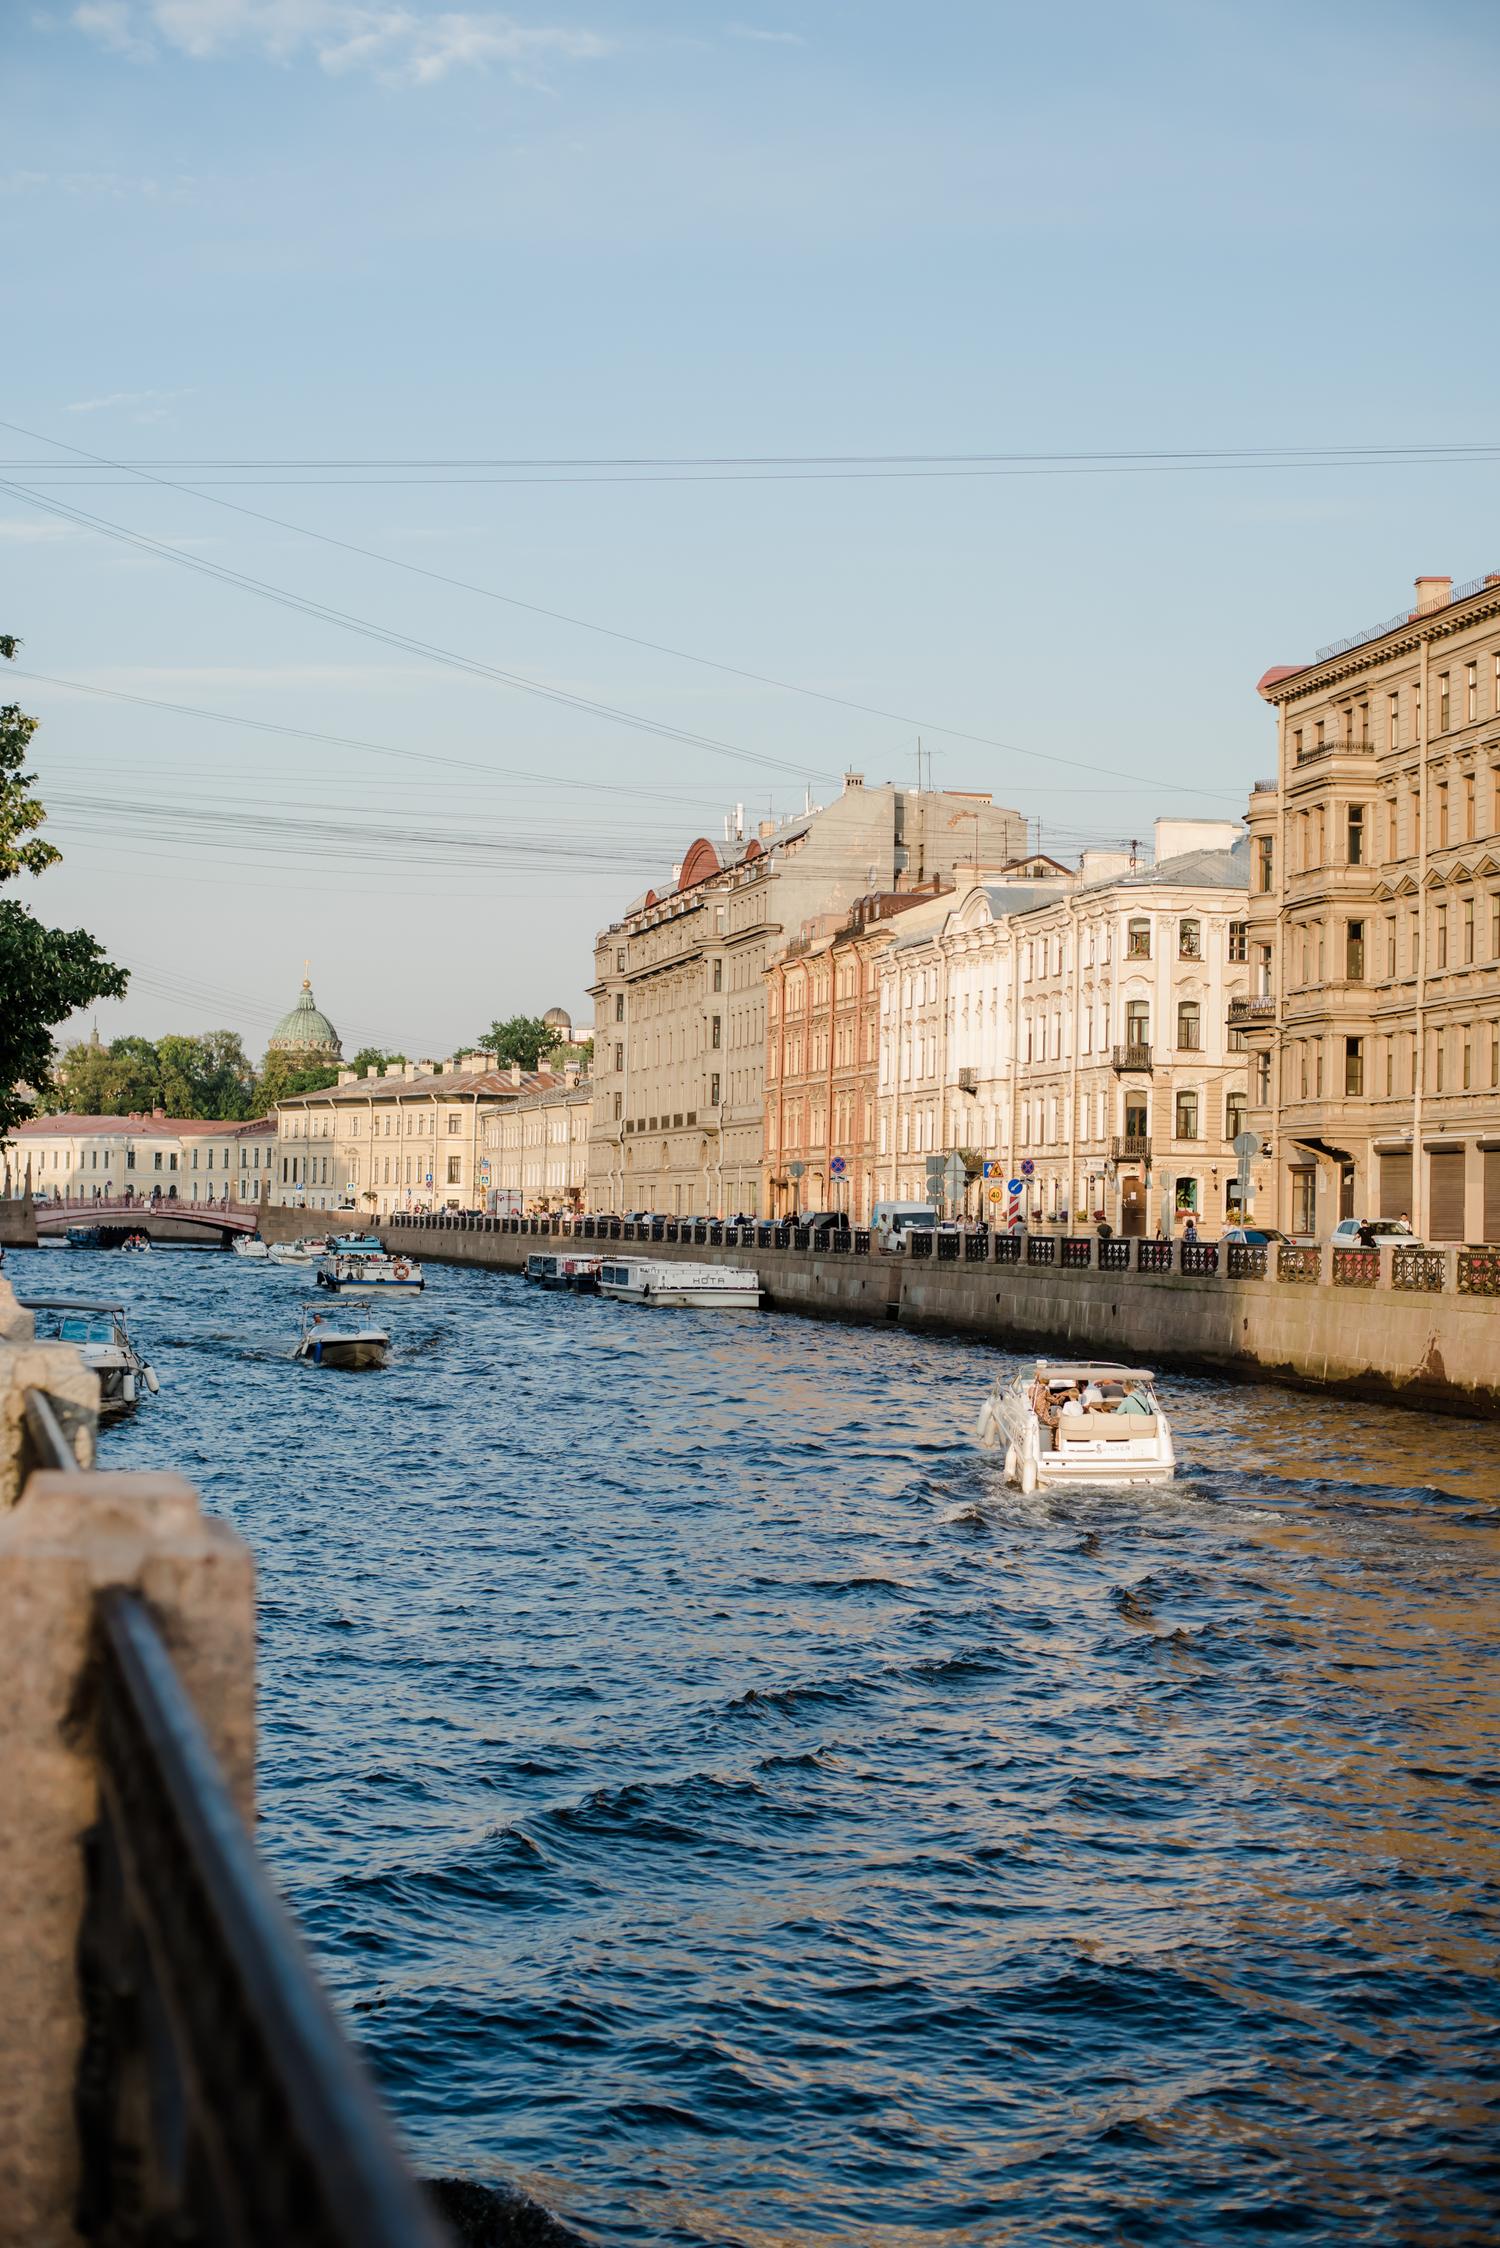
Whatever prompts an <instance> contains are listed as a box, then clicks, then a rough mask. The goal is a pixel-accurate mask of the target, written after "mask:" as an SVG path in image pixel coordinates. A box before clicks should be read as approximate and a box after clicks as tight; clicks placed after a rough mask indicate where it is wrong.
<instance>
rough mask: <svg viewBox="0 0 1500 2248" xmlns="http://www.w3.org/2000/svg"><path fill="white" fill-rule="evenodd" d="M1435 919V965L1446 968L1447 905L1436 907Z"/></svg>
mask: <svg viewBox="0 0 1500 2248" xmlns="http://www.w3.org/2000/svg"><path fill="white" fill-rule="evenodd" d="M1436 919H1437V961H1436V965H1437V966H1438V967H1439V968H1446V967H1447V965H1448V908H1447V907H1446V906H1445V905H1440V906H1439V907H1438V909H1437V916H1436Z"/></svg>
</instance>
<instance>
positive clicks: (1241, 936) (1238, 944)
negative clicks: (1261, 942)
mask: <svg viewBox="0 0 1500 2248" xmlns="http://www.w3.org/2000/svg"><path fill="white" fill-rule="evenodd" d="M1229 957H1230V959H1231V960H1248V959H1249V957H1250V927H1249V923H1248V922H1245V921H1231V922H1230V924H1229Z"/></svg>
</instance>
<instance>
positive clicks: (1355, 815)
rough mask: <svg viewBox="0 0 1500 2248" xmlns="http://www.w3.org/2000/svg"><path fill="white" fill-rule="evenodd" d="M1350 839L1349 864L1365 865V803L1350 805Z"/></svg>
mask: <svg viewBox="0 0 1500 2248" xmlns="http://www.w3.org/2000/svg"><path fill="white" fill-rule="evenodd" d="M1348 839H1349V851H1348V857H1349V864H1350V865H1351V866H1363V865H1364V863H1365V808H1364V806H1363V804H1351V805H1350V807H1349V822H1348Z"/></svg>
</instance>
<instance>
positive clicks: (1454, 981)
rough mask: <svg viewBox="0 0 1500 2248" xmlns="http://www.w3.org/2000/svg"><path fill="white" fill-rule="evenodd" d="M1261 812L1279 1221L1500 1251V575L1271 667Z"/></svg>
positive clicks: (1259, 1115) (1252, 1011)
mask: <svg viewBox="0 0 1500 2248" xmlns="http://www.w3.org/2000/svg"><path fill="white" fill-rule="evenodd" d="M1259 691H1260V693H1261V695H1262V696H1263V697H1264V699H1265V700H1266V701H1267V702H1268V703H1269V704H1270V705H1271V706H1272V708H1273V709H1274V710H1275V712H1276V716H1277V751H1278V757H1277V770H1276V773H1275V774H1274V775H1273V776H1272V777H1271V778H1270V779H1268V780H1266V781H1263V782H1261V783H1259V784H1258V785H1257V787H1256V789H1255V792H1254V793H1253V795H1252V796H1251V799H1250V810H1249V825H1250V831H1251V837H1252V849H1253V854H1254V860H1253V869H1252V878H1251V890H1250V901H1249V916H1248V917H1249V939H1250V949H1251V963H1250V965H1251V970H1252V986H1251V990H1250V992H1249V993H1248V994H1247V995H1246V997H1245V998H1244V1000H1243V1001H1241V1002H1240V1003H1239V1004H1238V1007H1237V1009H1236V1011H1235V1020H1236V1021H1237V1023H1238V1024H1239V1025H1240V1026H1241V1027H1242V1028H1243V1029H1244V1030H1245V1032H1246V1034H1247V1036H1248V1039H1249V1042H1250V1044H1251V1047H1252V1048H1253V1063H1252V1070H1251V1081H1250V1091H1251V1111H1250V1121H1251V1126H1252V1128H1253V1129H1254V1130H1256V1131H1258V1132H1260V1133H1261V1134H1262V1135H1263V1136H1264V1139H1265V1141H1266V1144H1267V1146H1268V1147H1269V1149H1270V1151H1271V1163H1272V1166H1273V1176H1272V1177H1271V1179H1270V1180H1269V1181H1268V1187H1269V1197H1268V1200H1267V1201H1265V1202H1264V1203H1262V1205H1261V1206H1260V1208H1259V1212H1258V1214H1259V1215H1261V1216H1263V1217H1266V1218H1268V1219H1271V1220H1274V1222H1276V1223H1278V1224H1280V1225H1282V1226H1284V1227H1285V1228H1286V1229H1287V1230H1288V1231H1289V1232H1294V1233H1308V1234H1319V1235H1326V1234H1327V1233H1328V1232H1329V1231H1330V1230H1331V1229H1332V1227H1333V1226H1334V1224H1335V1223H1336V1222H1337V1221H1338V1219H1339V1218H1340V1217H1345V1216H1355V1217H1366V1216H1372V1215H1373V1216H1386V1217H1399V1216H1402V1215H1408V1216H1410V1218H1411V1220H1412V1223H1413V1225H1414V1227H1415V1229H1416V1231H1417V1233H1418V1234H1419V1235H1421V1236H1423V1237H1424V1238H1426V1239H1429V1240H1432V1241H1470V1242H1478V1241H1496V1240H1500V573H1494V574H1492V575H1490V576H1488V577H1485V578H1479V579H1475V580H1474V581H1473V582H1472V583H1470V584H1468V585H1463V586H1458V587H1455V586H1454V585H1453V584H1452V581H1451V580H1450V579H1448V578H1439V577H1429V578H1419V579H1418V580H1417V581H1416V596H1415V599H1414V601H1413V603H1412V605H1411V606H1410V608H1408V609H1407V610H1405V611H1404V612H1403V613H1402V614H1401V615H1399V616H1397V617H1393V618H1388V619H1387V620H1386V621H1385V622H1384V623H1382V624H1378V625H1374V626H1371V627H1369V628H1368V629H1367V630H1365V631H1364V632H1360V633H1355V634H1353V635H1351V636H1350V637H1349V638H1348V639H1346V640H1343V641H1340V642H1336V643H1334V644H1333V645H1332V646H1330V647H1328V648H1324V649H1323V650H1321V651H1320V653H1319V655H1318V656H1317V657H1316V658H1315V659H1314V661H1313V662H1311V663H1304V664H1295V665H1282V666H1278V667H1277V668H1276V669H1274V670H1272V671H1268V672H1267V673H1266V674H1265V676H1264V678H1263V679H1262V680H1261V681H1260V688H1259Z"/></svg>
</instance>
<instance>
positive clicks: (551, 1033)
mask: <svg viewBox="0 0 1500 2248" xmlns="http://www.w3.org/2000/svg"><path fill="white" fill-rule="evenodd" d="M476 1043H477V1044H478V1045H479V1046H480V1048H481V1049H482V1050H483V1052H485V1053H486V1054H493V1055H494V1057H495V1059H496V1061H497V1062H498V1063H499V1065H500V1067H501V1068H502V1069H509V1068H510V1066H511V1064H512V1063H513V1062H519V1064H520V1066H521V1068H522V1069H540V1067H541V1065H542V1060H543V1057H544V1056H545V1055H547V1054H550V1053H552V1052H553V1051H554V1049H555V1048H556V1046H557V1044H558V1037H557V1032H556V1031H555V1030H554V1029H553V1028H552V1025H551V1024H550V1023H544V1022H543V1021H542V1018H541V1016H540V1015H512V1016H511V1017H510V1019H509V1020H508V1021H507V1022H503V1023H502V1022H493V1023H491V1024H490V1027H489V1029H488V1030H487V1031H486V1032H485V1034H484V1036H483V1037H482V1038H480V1039H479V1040H477V1041H476Z"/></svg>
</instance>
